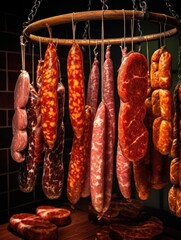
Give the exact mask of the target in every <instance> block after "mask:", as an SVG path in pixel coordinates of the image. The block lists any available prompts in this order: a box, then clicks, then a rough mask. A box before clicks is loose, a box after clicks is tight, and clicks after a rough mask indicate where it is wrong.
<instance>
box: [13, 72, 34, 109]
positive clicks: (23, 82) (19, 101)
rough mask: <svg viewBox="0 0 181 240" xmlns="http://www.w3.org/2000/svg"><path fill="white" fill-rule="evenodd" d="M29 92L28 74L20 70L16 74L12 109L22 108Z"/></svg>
mask: <svg viewBox="0 0 181 240" xmlns="http://www.w3.org/2000/svg"><path fill="white" fill-rule="evenodd" d="M29 93H30V76H29V73H28V72H27V71H26V70H22V71H21V73H20V74H19V76H18V79H17V82H16V85H15V89H14V109H16V108H17V107H19V108H24V107H25V106H26V104H27V103H28V99H29Z"/></svg>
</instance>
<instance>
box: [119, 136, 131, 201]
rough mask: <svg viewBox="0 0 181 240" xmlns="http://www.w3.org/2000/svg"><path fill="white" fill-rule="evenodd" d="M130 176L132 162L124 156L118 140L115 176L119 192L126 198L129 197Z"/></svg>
mask: <svg viewBox="0 0 181 240" xmlns="http://www.w3.org/2000/svg"><path fill="white" fill-rule="evenodd" d="M131 176H132V162H131V161H129V160H128V159H127V158H125V157H124V155H123V153H122V150H121V147H120V144H119V140H118V143H117V155H116V177H117V180H118V186H119V189H120V192H121V194H122V195H123V197H124V198H126V199H130V198H131Z"/></svg>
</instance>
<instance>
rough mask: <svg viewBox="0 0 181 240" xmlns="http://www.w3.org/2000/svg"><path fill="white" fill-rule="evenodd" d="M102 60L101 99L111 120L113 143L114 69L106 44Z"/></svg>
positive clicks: (114, 122) (114, 121)
mask: <svg viewBox="0 0 181 240" xmlns="http://www.w3.org/2000/svg"><path fill="white" fill-rule="evenodd" d="M105 58H106V59H105V61H104V66H103V67H104V74H103V99H104V101H105V103H106V106H107V109H108V111H109V115H110V117H111V122H112V133H113V145H114V144H115V134H116V132H115V130H116V117H115V101H114V96H115V94H114V69H113V61H112V59H111V51H110V46H107V49H106V56H105Z"/></svg>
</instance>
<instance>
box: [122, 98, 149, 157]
mask: <svg viewBox="0 0 181 240" xmlns="http://www.w3.org/2000/svg"><path fill="white" fill-rule="evenodd" d="M145 114H146V105H145V104H142V106H137V107H136V106H135V107H134V108H133V107H132V105H130V104H129V103H121V105H120V110H119V116H118V139H119V144H120V146H121V149H122V152H123V155H124V156H125V157H126V158H127V159H129V160H130V161H137V160H139V159H141V158H143V157H144V156H145V154H146V152H147V147H148V130H147V128H146V127H145V125H144V118H145Z"/></svg>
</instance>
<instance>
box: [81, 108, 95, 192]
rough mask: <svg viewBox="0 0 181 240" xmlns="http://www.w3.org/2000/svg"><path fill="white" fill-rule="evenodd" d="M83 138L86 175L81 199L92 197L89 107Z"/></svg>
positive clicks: (86, 112) (86, 109)
mask: <svg viewBox="0 0 181 240" xmlns="http://www.w3.org/2000/svg"><path fill="white" fill-rule="evenodd" d="M82 138H83V151H84V162H85V174H84V180H83V185H82V189H81V197H88V196H89V195H90V151H91V139H92V115H91V107H90V106H88V105H86V107H85V129H84V133H83V136H82Z"/></svg>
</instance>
